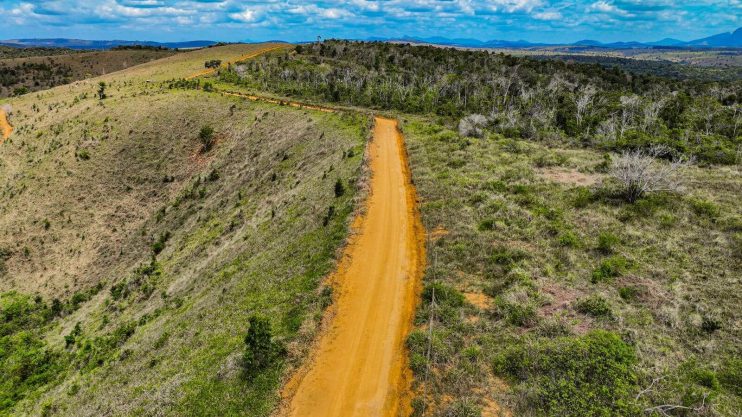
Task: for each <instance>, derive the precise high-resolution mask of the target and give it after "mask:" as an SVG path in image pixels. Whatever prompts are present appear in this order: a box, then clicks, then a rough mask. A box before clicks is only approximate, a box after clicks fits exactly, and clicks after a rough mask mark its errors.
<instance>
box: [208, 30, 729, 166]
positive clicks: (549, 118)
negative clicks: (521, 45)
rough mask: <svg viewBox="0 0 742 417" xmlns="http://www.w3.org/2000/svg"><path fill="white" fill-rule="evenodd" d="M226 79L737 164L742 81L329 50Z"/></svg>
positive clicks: (513, 132) (246, 68)
mask: <svg viewBox="0 0 742 417" xmlns="http://www.w3.org/2000/svg"><path fill="white" fill-rule="evenodd" d="M221 78H222V80H225V81H228V82H231V83H236V84H243V85H246V86H250V87H254V88H256V89H259V90H263V91H274V92H276V93H279V94H283V95H290V96H298V97H305V98H315V99H319V100H325V101H330V102H337V103H344V104H348V105H354V106H359V107H370V108H377V109H389V110H397V111H401V112H405V113H417V114H430V115H437V116H442V117H447V118H462V117H465V116H469V115H471V114H481V115H483V116H484V117H485V118H486V122H483V123H482V127H487V128H490V129H492V130H494V131H497V132H501V133H503V134H506V135H507V136H511V137H523V138H527V139H533V140H539V141H544V140H546V141H562V142H567V143H575V144H582V145H586V146H597V147H600V148H601V149H605V150H625V149H634V148H639V147H646V146H649V145H652V144H663V145H666V146H668V147H670V148H672V149H673V150H674V151H676V152H678V153H683V154H689V155H693V156H695V157H696V158H697V159H698V160H699V161H703V162H708V163H719V164H734V163H736V162H737V161H738V158H739V156H738V154H739V146H740V139H739V137H740V135H742V82H740V81H734V82H721V83H712V82H701V81H692V80H684V81H679V80H674V79H669V78H662V77H656V76H649V75H635V74H631V73H629V72H626V71H623V70H620V69H618V68H617V67H614V68H604V67H603V66H600V65H598V64H576V63H566V62H563V61H556V60H552V61H545V60H534V59H528V58H518V57H513V56H508V55H503V54H495V53H488V52H481V51H462V50H456V49H450V48H437V47H425V46H410V45H402V44H387V43H374V42H372V43H363V42H347V41H328V42H323V43H313V44H309V45H300V46H298V47H297V48H296V52H293V53H284V54H272V55H266V56H263V57H260V58H258V59H256V60H252V61H250V62H246V63H244V64H242V65H241V66H235V67H234V68H233V69H232V70H231V71H226V72H223V73H222V75H221Z"/></svg>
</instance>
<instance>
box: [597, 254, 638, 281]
mask: <svg viewBox="0 0 742 417" xmlns="http://www.w3.org/2000/svg"><path fill="white" fill-rule="evenodd" d="M628 268H629V262H628V261H627V260H626V258H623V257H621V256H611V257H610V258H607V259H604V260H603V261H602V262H601V263H600V265H599V266H598V268H597V269H596V270H594V271H593V276H592V280H591V281H592V283H593V284H597V283H599V282H604V281H608V280H610V279H612V278H616V277H620V276H621V275H623V273H624V272H625V271H626V270H627V269H628Z"/></svg>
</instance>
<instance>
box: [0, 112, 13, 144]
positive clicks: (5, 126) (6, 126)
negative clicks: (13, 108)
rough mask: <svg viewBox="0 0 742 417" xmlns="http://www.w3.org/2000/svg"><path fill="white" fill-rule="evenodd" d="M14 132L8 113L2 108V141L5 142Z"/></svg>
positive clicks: (0, 134)
mask: <svg viewBox="0 0 742 417" xmlns="http://www.w3.org/2000/svg"><path fill="white" fill-rule="evenodd" d="M11 133H13V126H11V125H10V123H8V115H6V114H5V110H3V109H0V143H3V142H5V140H6V139H8V138H9V137H10V134H11Z"/></svg>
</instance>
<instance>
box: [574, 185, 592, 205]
mask: <svg viewBox="0 0 742 417" xmlns="http://www.w3.org/2000/svg"><path fill="white" fill-rule="evenodd" d="M592 200H593V193H592V191H590V189H589V188H587V187H577V188H575V189H574V196H573V197H572V206H573V207H574V208H585V207H587V205H588V204H590V202H591V201H592Z"/></svg>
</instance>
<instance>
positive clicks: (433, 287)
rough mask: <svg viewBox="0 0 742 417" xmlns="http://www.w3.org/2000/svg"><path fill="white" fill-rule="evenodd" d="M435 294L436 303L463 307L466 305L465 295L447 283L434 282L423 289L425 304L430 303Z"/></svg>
mask: <svg viewBox="0 0 742 417" xmlns="http://www.w3.org/2000/svg"><path fill="white" fill-rule="evenodd" d="M434 294H435V302H436V304H438V305H439V306H440V305H444V306H449V307H454V308H458V307H462V306H463V305H464V301H465V300H466V299H465V298H464V295H463V294H461V293H460V292H459V291H457V290H456V289H455V288H452V287H449V286H448V285H446V284H442V283H440V282H434V283H432V284H428V285H426V286H425V288H424V289H423V294H422V296H423V301H424V302H425V304H430V303H431V302H432V301H433V295H434Z"/></svg>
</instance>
